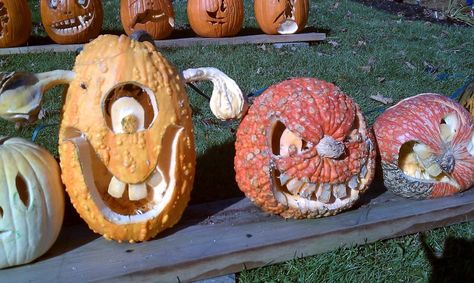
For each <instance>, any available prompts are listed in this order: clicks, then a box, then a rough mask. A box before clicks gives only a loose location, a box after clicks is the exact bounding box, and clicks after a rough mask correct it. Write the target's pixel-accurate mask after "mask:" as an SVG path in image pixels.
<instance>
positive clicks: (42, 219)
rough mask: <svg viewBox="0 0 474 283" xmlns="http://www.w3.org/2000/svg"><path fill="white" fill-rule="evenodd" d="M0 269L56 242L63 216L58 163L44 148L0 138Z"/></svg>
mask: <svg viewBox="0 0 474 283" xmlns="http://www.w3.org/2000/svg"><path fill="white" fill-rule="evenodd" d="M0 172H1V175H0V268H4V267H9V266H14V265H20V264H25V263H28V262H31V261H32V260H34V259H36V258H38V257H39V256H41V255H42V254H44V253H45V252H46V251H47V250H48V249H49V248H50V247H51V246H52V245H53V243H54V242H55V241H56V238H57V237H58V235H59V231H60V230H61V225H62V222H63V217H64V194H63V187H62V184H61V179H60V172H59V166H58V163H57V162H56V160H55V159H54V157H53V156H52V155H51V154H50V153H49V152H48V151H46V150H45V149H43V148H41V147H39V146H37V145H35V144H33V143H31V142H29V141H26V140H24V139H21V138H6V137H0Z"/></svg>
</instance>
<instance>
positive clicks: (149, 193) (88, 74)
mask: <svg viewBox="0 0 474 283" xmlns="http://www.w3.org/2000/svg"><path fill="white" fill-rule="evenodd" d="M132 62H133V63H132ZM125 66H133V67H132V68H127V67H125ZM74 72H75V73H76V78H75V79H74V80H73V81H72V82H71V83H70V87H69V90H68V94H67V99H66V102H65V104H64V108H63V113H64V115H63V119H62V122H61V129H60V142H59V147H60V148H59V152H60V158H61V167H62V169H63V181H64V183H65V184H66V190H67V192H68V193H69V195H70V197H71V201H72V203H73V204H74V206H75V208H76V209H77V210H78V212H79V214H80V215H81V217H83V218H84V219H85V220H86V222H87V223H88V224H89V226H90V227H91V228H92V229H93V230H94V231H96V232H98V233H100V234H102V235H104V237H106V238H109V239H114V240H118V241H123V240H127V241H131V242H133V241H144V240H147V239H149V238H150V237H153V236H154V235H156V234H157V233H158V232H159V231H161V230H163V229H165V228H167V227H170V226H172V225H174V224H175V223H176V222H177V221H178V220H179V218H180V216H181V214H182V212H183V210H184V208H185V207H186V205H187V202H188V200H189V197H190V191H191V188H192V183H193V176H194V163H195V153H194V141H193V135H192V122H191V110H190V108H189V105H188V102H187V97H186V94H185V91H184V86H183V84H182V82H181V81H180V77H179V75H178V73H177V72H176V71H175V70H174V68H173V67H172V66H171V65H170V64H169V63H168V62H167V61H166V59H164V58H163V57H162V56H161V54H159V53H158V52H157V51H156V50H155V47H154V46H153V45H152V44H150V43H148V42H145V43H141V42H137V41H132V40H131V39H129V38H128V37H126V36H121V37H117V36H112V35H107V36H100V37H99V38H97V39H96V40H95V41H94V42H93V43H91V44H90V45H86V46H85V48H84V50H83V51H82V52H81V54H80V55H79V56H78V57H77V60H76V64H75V67H74Z"/></svg>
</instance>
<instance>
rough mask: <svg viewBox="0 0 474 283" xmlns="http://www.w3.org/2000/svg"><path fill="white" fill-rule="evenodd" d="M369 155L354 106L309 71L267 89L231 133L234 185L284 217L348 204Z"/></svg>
mask: <svg viewBox="0 0 474 283" xmlns="http://www.w3.org/2000/svg"><path fill="white" fill-rule="evenodd" d="M374 159H375V149H374V147H373V143H372V140H371V134H370V133H369V131H368V130H367V127H366V124H365V121H364V118H363V116H362V114H361V112H360V109H359V107H358V106H357V105H356V104H355V103H354V102H353V101H352V100H351V99H350V98H349V97H347V96H346V95H344V94H343V93H342V92H341V91H340V90H339V89H338V88H337V87H336V86H334V85H332V84H330V83H326V82H324V81H320V80H316V79H311V78H297V79H292V80H287V81H284V82H282V83H279V84H276V85H274V86H271V87H270V88H268V89H267V90H266V91H265V92H264V93H263V94H262V95H261V96H260V97H259V98H257V99H256V100H255V103H254V105H253V106H252V107H251V108H250V110H249V113H248V115H247V116H246V117H245V118H244V120H243V121H242V124H241V125H240V127H239V130H238V132H237V140H236V156H235V170H236V179H237V183H238V184H239V187H240V189H241V190H242V191H243V192H244V193H245V194H246V195H247V197H249V198H250V199H251V200H252V201H254V202H255V203H256V204H257V205H259V206H261V207H262V208H263V209H264V210H266V211H269V212H271V213H275V214H280V215H282V216H283V217H293V218H303V217H319V216H325V215H331V214H335V213H337V212H339V211H341V210H343V209H345V208H348V207H350V206H351V205H352V204H353V203H354V202H355V201H356V200H357V199H358V196H359V193H360V192H361V191H364V190H365V189H366V188H367V186H368V184H369V183H370V182H371V180H372V178H373V173H374V163H375V162H374Z"/></svg>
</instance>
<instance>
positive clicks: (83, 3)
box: [77, 0, 89, 8]
mask: <svg viewBox="0 0 474 283" xmlns="http://www.w3.org/2000/svg"><path fill="white" fill-rule="evenodd" d="M77 3H78V4H79V5H81V6H82V7H84V8H85V7H86V6H87V5H89V0H77Z"/></svg>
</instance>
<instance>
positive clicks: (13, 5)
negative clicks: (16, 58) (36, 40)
mask: <svg viewBox="0 0 474 283" xmlns="http://www.w3.org/2000/svg"><path fill="white" fill-rule="evenodd" d="M31 25H32V24H31V12H30V9H29V7H28V2H26V0H0V47H12V46H18V45H22V44H23V43H25V42H26V41H27V40H28V38H29V36H30V33H31Z"/></svg>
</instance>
